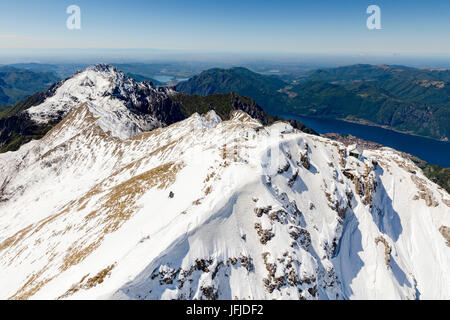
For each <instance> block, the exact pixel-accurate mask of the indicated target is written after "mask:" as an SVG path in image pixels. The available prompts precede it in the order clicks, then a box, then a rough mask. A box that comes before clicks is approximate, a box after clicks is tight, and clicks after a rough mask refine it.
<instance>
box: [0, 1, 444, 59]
mask: <svg viewBox="0 0 450 320" xmlns="http://www.w3.org/2000/svg"><path fill="white" fill-rule="evenodd" d="M0 3H2V4H3V5H4V6H5V5H6V4H7V8H6V10H2V11H1V12H0V30H1V32H0V50H1V51H2V53H1V55H7V54H14V53H17V52H22V54H24V52H26V51H27V49H28V51H30V50H34V51H36V52H37V53H38V54H39V52H40V51H46V50H47V51H48V50H54V49H60V48H65V49H69V48H70V49H78V50H79V49H83V50H88V51H90V52H92V51H95V50H98V49H114V50H117V49H134V50H136V49H145V50H149V49H151V48H155V49H158V50H156V51H157V53H158V51H159V53H161V52H164V51H166V52H169V53H175V55H176V53H199V52H200V53H209V54H219V53H220V54H235V53H240V54H249V55H255V54H257V55H263V56H265V55H274V54H276V55H281V56H292V55H297V54H331V55H342V54H346V55H361V56H365V55H369V56H371V55H372V56H373V55H386V54H387V55H393V54H397V55H414V56H418V55H420V56H425V55H438V56H447V57H448V56H449V55H450V41H449V40H450V36H449V35H450V22H449V20H448V15H446V14H445V13H446V12H447V13H450V2H449V1H444V0H432V1H427V2H426V3H424V2H423V1H414V0H413V1H411V0H410V1H407V0H399V1H395V2H392V1H386V0H377V1H358V0H351V1H346V2H345V3H342V2H336V1H329V0H325V1H315V2H311V1H299V0H297V1H292V0H281V1H278V2H266V3H261V2H259V1H254V0H249V1H236V0H231V1H227V2H226V3H217V2H213V1H205V0H194V1H182V0H175V1H171V2H170V3H167V2H166V1H146V2H142V1H137V0H130V1H127V2H123V1H118V0H113V1H108V2H107V3H105V2H99V1H95V2H94V1H86V0H78V1H73V0H70V1H66V0H64V1H58V2H57V3H55V2H54V1H50V0H44V1H40V2H39V3H37V2H35V1H31V0H23V1H16V2H13V3H10V2H8V3H6V1H4V0H2V1H0ZM73 4H75V5H77V6H79V7H80V9H81V29H80V30H69V29H68V28H67V27H66V20H67V18H68V17H69V14H67V13H66V9H67V7H69V6H70V5H73ZM372 4H375V5H378V6H379V7H380V8H381V27H382V29H381V30H369V29H368V28H367V27H366V20H367V18H368V17H369V14H367V13H366V9H367V7H368V6H369V5H372ZM30 48H33V49H30ZM94 49H95V50H94ZM160 50H163V51H160Z"/></svg>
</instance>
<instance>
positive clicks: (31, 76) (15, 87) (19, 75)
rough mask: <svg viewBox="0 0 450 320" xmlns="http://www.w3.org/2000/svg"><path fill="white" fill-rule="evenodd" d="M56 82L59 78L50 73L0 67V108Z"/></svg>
mask: <svg viewBox="0 0 450 320" xmlns="http://www.w3.org/2000/svg"><path fill="white" fill-rule="evenodd" d="M57 81H59V78H58V77H57V76H56V75H55V74H54V73H52V72H34V71H30V70H24V69H17V68H14V67H0V106H9V105H13V104H15V103H17V102H18V101H20V100H23V99H25V98H26V97H28V96H30V95H32V94H33V93H35V92H37V91H41V90H43V89H46V88H48V87H50V86H51V85H52V84H53V83H54V82H57ZM0 111H1V109H0Z"/></svg>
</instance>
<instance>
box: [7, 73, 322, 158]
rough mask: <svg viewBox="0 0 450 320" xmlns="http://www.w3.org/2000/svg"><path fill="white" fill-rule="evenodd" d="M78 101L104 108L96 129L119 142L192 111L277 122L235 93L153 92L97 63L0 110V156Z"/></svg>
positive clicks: (54, 122) (44, 129) (43, 129)
mask: <svg viewBox="0 0 450 320" xmlns="http://www.w3.org/2000/svg"><path fill="white" fill-rule="evenodd" d="M80 101H88V103H89V106H90V108H91V110H92V111H93V112H94V114H95V115H96V116H97V115H98V114H96V113H95V112H96V110H99V107H98V105H100V104H101V105H104V104H109V105H110V108H109V109H108V110H109V111H110V113H109V114H108V115H103V117H104V118H105V120H104V121H103V122H101V125H103V129H104V130H105V132H108V131H111V134H112V135H115V136H117V137H120V138H126V137H129V136H132V135H134V134H137V133H139V132H144V131H151V130H153V129H155V128H161V127H165V126H168V125H171V124H173V123H175V122H178V121H180V120H183V119H186V118H187V117H189V116H191V115H192V114H194V113H196V112H198V113H200V114H203V113H207V112H208V111H210V110H215V112H216V113H217V114H218V115H219V116H220V117H221V119H223V120H227V119H229V117H230V115H231V113H232V111H234V110H242V111H244V112H246V113H247V114H248V115H250V116H251V117H253V118H254V119H257V120H259V121H260V122H261V123H262V124H263V125H267V124H269V123H273V122H275V121H277V120H280V119H281V118H280V117H276V116H271V115H270V114H268V113H267V112H266V111H265V110H263V109H262V108H261V107H260V106H259V105H258V104H257V103H256V102H255V101H253V100H252V99H250V98H247V97H244V96H241V95H238V94H235V93H226V94H214V95H209V96H199V95H188V94H183V93H179V92H176V91H174V90H173V89H172V88H168V87H160V88H156V86H155V85H154V84H151V83H150V82H138V81H136V80H135V79H133V78H131V77H129V76H127V75H125V74H124V73H123V72H121V71H119V70H118V69H116V68H115V67H113V66H109V65H105V64H99V65H96V66H92V67H89V68H87V69H86V70H84V71H83V72H78V73H76V74H75V75H73V76H72V77H70V78H68V79H65V80H62V81H60V82H58V83H55V84H54V85H52V86H51V87H50V88H49V89H47V90H44V91H40V92H38V93H35V94H33V95H31V96H30V97H29V98H27V99H25V100H23V101H21V102H19V103H17V104H16V105H15V106H13V107H10V108H7V109H4V110H3V111H2V110H0V153H1V152H6V151H15V150H17V149H19V148H20V147H21V146H22V145H23V144H25V143H27V142H29V141H31V140H36V139H40V138H42V137H43V136H44V135H45V134H46V133H47V132H48V131H49V130H50V129H52V128H53V127H54V126H55V125H57V124H58V123H59V122H61V121H62V120H63V119H64V117H65V116H67V113H68V112H70V111H72V110H73V109H74V108H75V107H78V106H79V105H80ZM124 114H126V117H124V116H123V115H124ZM118 115H120V117H119V116H118ZM286 121H287V122H289V123H290V124H291V125H292V126H293V127H294V128H296V129H300V130H302V131H304V132H307V133H313V134H315V132H314V131H313V130H311V129H309V128H307V127H306V126H304V125H303V124H301V123H299V122H298V121H295V120H286ZM111 127H114V130H115V131H114V130H112V129H111V130H110V128H111ZM118 128H120V130H119V129H118Z"/></svg>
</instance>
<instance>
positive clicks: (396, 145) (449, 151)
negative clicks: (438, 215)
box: [280, 115, 450, 167]
mask: <svg viewBox="0 0 450 320" xmlns="http://www.w3.org/2000/svg"><path fill="white" fill-rule="evenodd" d="M280 116H281V117H284V118H288V119H296V120H298V121H300V122H301V123H303V124H305V125H306V126H308V127H310V128H311V129H314V130H315V131H316V132H318V133H320V134H323V133H340V134H351V135H353V136H355V137H358V138H361V139H364V140H368V141H373V142H377V143H380V144H382V145H385V146H387V147H391V148H393V149H396V150H399V151H403V152H407V153H409V154H412V155H414V156H416V157H418V158H420V159H422V160H425V161H427V162H428V163H431V164H438V165H441V166H443V167H450V142H446V141H437V140H433V139H428V138H424V137H419V136H414V135H409V134H404V133H399V132H395V131H392V130H389V129H384V128H381V127H375V126H367V125H362V124H356V123H351V122H346V121H341V120H333V119H319V118H312V117H298V116H292V115H280Z"/></svg>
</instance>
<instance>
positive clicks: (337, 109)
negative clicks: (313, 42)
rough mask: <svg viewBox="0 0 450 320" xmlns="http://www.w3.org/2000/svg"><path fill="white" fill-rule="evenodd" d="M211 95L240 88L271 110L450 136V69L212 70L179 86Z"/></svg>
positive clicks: (195, 92)
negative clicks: (290, 75)
mask: <svg viewBox="0 0 450 320" xmlns="http://www.w3.org/2000/svg"><path fill="white" fill-rule="evenodd" d="M176 89H177V91H180V92H185V93H189V94H199V95H206V94H212V93H226V92H236V93H238V94H242V95H245V96H249V97H251V98H252V99H254V100H255V101H256V102H257V103H258V104H259V105H261V106H262V107H263V108H265V109H266V110H267V111H268V112H271V113H274V114H293V115H300V116H316V117H324V118H333V119H344V120H349V121H356V122H362V123H370V124H375V125H381V126H385V127H389V128H392V129H396V130H400V131H403V132H406V133H412V134H418V135H422V136H426V137H432V138H435V139H441V140H448V138H449V136H450V71H448V70H437V69H414V68H409V67H404V66H386V65H381V66H372V65H353V66H347V67H340V68H332V69H320V70H316V71H314V72H311V73H310V74H309V75H308V76H305V77H303V78H300V79H298V80H296V81H293V82H291V83H287V82H284V81H283V80H281V79H280V78H278V77H276V76H267V75H261V74H257V73H254V72H252V71H250V70H248V69H245V68H232V69H228V70H224V69H217V68H215V69H210V70H207V71H204V72H202V73H201V74H199V75H198V76H194V77H192V78H191V79H189V80H188V81H186V82H182V83H179V84H178V85H177V86H176Z"/></svg>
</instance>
